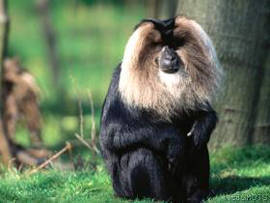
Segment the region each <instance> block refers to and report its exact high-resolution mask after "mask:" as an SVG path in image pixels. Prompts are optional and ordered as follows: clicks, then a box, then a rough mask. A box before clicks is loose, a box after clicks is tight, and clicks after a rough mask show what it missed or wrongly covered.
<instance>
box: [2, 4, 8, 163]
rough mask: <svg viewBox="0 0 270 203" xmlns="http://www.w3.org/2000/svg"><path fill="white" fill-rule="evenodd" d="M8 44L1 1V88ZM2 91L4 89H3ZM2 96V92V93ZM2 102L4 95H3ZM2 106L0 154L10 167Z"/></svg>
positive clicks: (6, 21)
mask: <svg viewBox="0 0 270 203" xmlns="http://www.w3.org/2000/svg"><path fill="white" fill-rule="evenodd" d="M7 42H8V16H7V1H6V0H0V70H1V74H0V76H1V86H2V77H3V76H2V70H3V59H4V58H5V56H6V54H7V53H6V52H7ZM1 89H2V87H1ZM1 94H2V92H1ZM1 100H2V95H1ZM0 104H1V115H0V153H1V155H2V157H1V159H2V160H1V161H2V163H3V165H5V166H8V164H9V160H10V158H11V151H10V146H9V142H8V139H7V136H6V135H5V131H4V128H3V126H2V112H3V109H2V102H1V101H0Z"/></svg>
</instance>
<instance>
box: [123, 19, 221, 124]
mask: <svg viewBox="0 0 270 203" xmlns="http://www.w3.org/2000/svg"><path fill="white" fill-rule="evenodd" d="M172 29H173V30H172V32H173V34H172V39H171V42H170V43H171V45H173V46H174V47H175V52H176V53H177V55H178V56H179V58H180V59H181V61H182V62H183V65H184V74H183V72H182V74H178V73H176V74H166V73H163V72H161V71H160V70H159V67H158V64H157V63H155V58H156V57H158V56H159V55H160V52H161V50H162V48H163V47H164V46H165V45H166V43H167V41H168V39H166V40H164V39H163V37H162V36H163V35H162V34H163V33H161V31H160V30H157V29H155V26H154V24H153V23H152V22H149V21H145V22H144V21H143V22H142V23H140V24H139V25H138V26H137V27H136V29H135V31H134V32H133V34H132V35H131V37H130V38H129V40H128V42H127V44H126V47H125V51H124V56H123V60H122V64H121V73H120V81H119V92H120V94H121V97H122V99H123V100H124V101H125V102H126V103H127V104H128V105H131V106H137V107H141V108H144V109H146V110H147V109H149V110H154V111H156V112H157V113H158V114H159V115H161V117H162V118H164V119H166V120H169V119H170V118H171V117H172V116H173V115H175V114H177V113H179V112H182V111H186V112H188V111H189V110H192V109H197V108H198V106H201V105H202V104H205V103H211V101H212V98H213V97H214V95H215V93H216V90H217V89H218V87H219V84H220V80H221V76H222V69H221V67H220V65H219V62H218V59H217V56H216V51H215V49H214V47H213V44H212V42H211V40H210V38H209V36H208V35H207V34H206V32H205V31H204V30H203V28H202V27H201V26H200V25H199V24H198V23H197V22H195V21H194V20H190V19H187V18H185V17H182V16H178V17H175V18H174V27H173V28H172ZM180 41H181V43H179V42H180ZM178 43H179V45H178Z"/></svg>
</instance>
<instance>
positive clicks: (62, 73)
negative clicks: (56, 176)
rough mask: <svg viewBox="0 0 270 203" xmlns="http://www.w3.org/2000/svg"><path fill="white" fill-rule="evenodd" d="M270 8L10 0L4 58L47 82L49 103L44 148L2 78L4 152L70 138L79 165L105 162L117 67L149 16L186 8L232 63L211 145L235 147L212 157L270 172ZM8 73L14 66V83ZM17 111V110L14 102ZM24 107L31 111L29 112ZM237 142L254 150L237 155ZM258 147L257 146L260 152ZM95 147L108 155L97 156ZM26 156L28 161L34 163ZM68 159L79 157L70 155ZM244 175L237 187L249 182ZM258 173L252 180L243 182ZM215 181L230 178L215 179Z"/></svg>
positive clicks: (197, 2)
mask: <svg viewBox="0 0 270 203" xmlns="http://www.w3.org/2000/svg"><path fill="white" fill-rule="evenodd" d="M269 13H270V2H269V1H268V0H261V1H254V0H238V1H235V0H227V1H223V0H193V1H191V0H65V1H63V0H27V1H18V0H8V1H4V0H1V1H0V32H1V34H0V40H1V43H0V45H1V47H2V50H1V63H3V58H7V57H9V58H13V57H16V59H14V58H13V59H12V60H15V61H16V64H17V65H16V66H19V67H23V68H25V69H26V70H27V72H29V73H30V74H31V75H32V77H33V78H34V79H35V81H36V82H35V83H34V86H36V89H39V90H38V91H34V93H35V94H34V96H33V97H32V100H31V99H30V100H31V101H30V100H27V101H30V102H29V104H27V105H29V106H30V107H31V106H37V108H39V109H40V110H39V111H40V113H39V111H38V110H37V113H36V114H35V116H36V117H35V116H33V118H32V119H30V120H32V122H35V121H39V119H40V122H37V123H38V124H36V126H37V127H36V128H38V130H37V131H38V132H41V133H40V135H41V138H42V144H40V143H39V144H38V145H37V146H34V145H33V143H32V142H31V135H30V134H31V133H32V134H35V133H36V131H35V129H34V130H33V129H31V124H29V123H28V122H30V123H31V121H29V120H28V119H27V116H25V115H30V114H27V111H26V110H25V111H24V110H18V112H19V113H18V112H17V114H16V113H14V115H13V116H10V115H9V114H8V113H6V114H7V115H6V116H5V112H8V111H7V109H8V108H10V107H7V105H6V104H8V100H9V99H8V98H10V97H9V96H5V94H6V92H7V94H6V95H8V94H13V93H12V91H10V89H9V88H8V85H10V82H8V83H7V84H5V83H3V84H2V89H3V90H2V94H4V96H3V97H2V102H1V106H2V112H3V116H2V120H3V122H2V129H1V128H0V130H1V131H0V135H1V134H2V136H0V143H6V144H7V145H3V144H2V145H0V151H2V154H4V155H5V150H3V149H6V148H10V149H9V151H10V154H9V155H8V156H11V157H16V158H17V159H20V158H18V157H19V155H18V152H21V151H22V149H29V148H32V147H38V148H39V147H41V148H45V149H46V150H48V151H50V153H55V152H56V151H58V150H60V149H62V148H63V147H64V146H65V143H66V141H69V142H70V143H71V144H72V145H73V159H74V160H76V163H77V165H80V163H79V162H80V160H81V159H82V160H89V159H90V160H92V161H93V160H94V162H95V165H96V162H98V163H100V162H102V161H101V160H100V159H99V152H98V142H97V140H98V131H99V119H100V114H101V108H102V104H103V100H104V98H105V95H106V92H107V89H108V86H109V83H110V80H111V76H112V72H113V70H114V68H115V67H116V66H117V65H118V63H119V62H120V61H121V59H122V55H123V51H124V47H125V43H126V42H127V39H128V37H129V36H130V35H131V33H132V32H133V29H134V26H135V25H136V24H137V23H138V22H140V20H142V19H143V18H149V17H152V18H160V19H166V18H170V17H173V16H175V15H184V16H187V17H189V18H192V19H195V20H196V21H197V22H198V23H199V24H201V25H202V27H203V28H204V29H205V30H206V32H207V33H208V34H209V36H210V38H211V39H212V40H213V43H214V45H215V47H216V50H217V55H218V58H219V60H220V64H221V66H222V67H223V69H224V80H223V83H222V88H221V91H220V93H219V95H218V99H217V100H216V101H215V102H214V106H215V108H216V110H217V112H218V114H219V118H220V119H219V120H220V121H219V124H218V127H217V129H216V130H215V132H214V134H213V136H212V138H211V141H210V144H209V147H210V149H211V152H215V151H218V150H220V149H222V148H227V149H229V150H228V151H226V152H225V157H226V158H228V159H229V160H227V162H226V160H225V162H224V154H222V155H217V156H216V157H214V158H213V159H212V162H214V163H215V161H216V162H217V163H221V164H220V165H216V168H215V167H214V170H216V173H217V174H219V173H222V174H223V172H224V171H222V170H221V168H222V167H224V166H225V165H226V164H232V165H233V164H235V162H234V161H233V159H235V160H238V163H239V164H240V162H241V160H245V159H247V160H248V161H247V162H243V164H244V165H245V166H246V165H250V164H251V163H252V162H253V161H255V160H258V159H259V160H261V161H262V162H261V165H257V166H258V167H259V168H258V170H259V171H262V170H261V169H262V168H263V167H266V168H267V169H266V171H264V172H263V173H261V174H265V173H267V172H269V169H270V167H269V161H270V159H269V153H268V152H269V144H270V55H269V54H270V53H269V36H270V35H269V31H270V28H269V27H270V26H269V19H270V18H269ZM11 66H12V65H11ZM6 67H9V66H8V65H6ZM6 69H9V68H6ZM10 70H11V69H10ZM5 71H7V70H5V65H4V66H3V68H2V74H1V76H2V79H3V78H4V79H3V80H4V81H5V77H6V76H5ZM15 83H16V82H14V84H15ZM20 84H22V83H16V84H15V86H16V85H18V86H20ZM34 89H35V88H34ZM18 91H19V90H18ZM14 94H15V93H14ZM16 98H17V100H16V99H15V100H16V101H18V97H17V96H16ZM23 98H24V97H23ZM33 98H34V99H33ZM37 98H39V99H37ZM20 101H24V99H21V100H20ZM31 102H33V103H31ZM17 103H18V102H17ZM22 103H23V102H22ZM14 105H15V106H16V105H18V104H16V102H15V104H14ZM11 107H12V105H11ZM16 108H17V109H20V108H21V109H25V108H26V107H24V106H23V105H22V106H21V107H20V108H19V107H16ZM30 109H31V108H30ZM10 111H11V112H14V110H12V108H11V110H10ZM23 112H26V113H24V114H25V115H21V114H23ZM13 117H14V120H16V129H15V131H14V130H13V131H14V132H12V134H14V135H12V136H10V135H8V134H9V127H7V126H8V125H9V123H10V122H11V121H10V120H12V118H13ZM15 117H16V118H15ZM29 126H30V127H29ZM0 127H1V125H0ZM11 128H14V126H13V127H11ZM39 130H40V131H39ZM11 131H12V130H11ZM1 132H2V133H1ZM10 137H12V139H11V138H10ZM235 146H237V147H240V148H241V147H244V149H245V150H246V151H245V150H244V152H243V151H240V152H239V151H237V152H235V153H234V152H232V151H233V148H234V147H235ZM250 146H254V147H255V148H251V150H250V148H249V147H250ZM258 146H259V147H258ZM262 146H263V147H262ZM228 147H229V148H228ZM245 147H247V148H245ZM89 149H90V151H89ZM247 149H248V150H247ZM265 150H266V151H265ZM27 153H28V152H27ZM231 153H232V154H231ZM30 154H31V153H30ZM93 154H98V156H97V157H98V158H95V159H93ZM240 154H241V155H240ZM242 154H243V157H242ZM28 155H29V154H27V156H26V159H27V158H29V157H28ZM4 157H5V156H4ZM31 157H32V154H31ZM250 157H251V159H249V158H250ZM260 157H261V158H260ZM26 159H25V157H24V158H22V160H23V161H22V162H27V163H29V160H26ZM63 159H64V160H68V161H69V160H70V159H69V157H68V155H67V156H66V157H65V156H64V158H63ZM8 160H10V159H8ZM78 160H79V161H78ZM4 162H5V161H4ZM7 162H8V163H9V161H6V163H7ZM30 162H31V161H30ZM31 163H32V162H31ZM34 163H35V165H38V162H34ZM224 163H226V164H225V165H224ZM73 164H74V163H73ZM240 165H241V164H240ZM237 167H238V166H237ZM246 170H247V171H248V169H246ZM240 173H242V174H243V172H239V174H240ZM256 173H258V171H257V170H255V171H254V174H256ZM237 174H238V173H237ZM239 174H238V175H239ZM268 176H269V174H268ZM226 177H227V176H226ZM233 180H234V179H233ZM233 180H231V179H230V178H228V179H226V180H225V181H227V182H230V181H233ZM237 181H239V180H238V179H236V180H235V184H236V186H235V187H238V186H239V185H237ZM252 181H253V182H254V180H250V181H249V180H244V182H243V185H245V186H246V185H250V184H251V182H252ZM264 181H266V182H260V181H259V182H256V180H255V183H256V184H257V183H261V184H263V185H264V184H265V183H270V182H267V181H269V178H267V179H265V180H264ZM214 183H215V184H216V185H222V183H221V182H218V181H217V180H215V179H214ZM243 185H242V186H243ZM222 187H223V186H222ZM231 190H233V189H232V188H228V191H231ZM0 194H1V191H0Z"/></svg>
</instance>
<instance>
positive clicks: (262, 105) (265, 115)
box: [253, 50, 270, 144]
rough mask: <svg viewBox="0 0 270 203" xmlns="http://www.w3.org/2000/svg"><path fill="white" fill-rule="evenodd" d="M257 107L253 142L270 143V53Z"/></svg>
mask: <svg viewBox="0 0 270 203" xmlns="http://www.w3.org/2000/svg"><path fill="white" fill-rule="evenodd" d="M259 91H260V97H259V102H258V105H257V114H256V123H255V126H254V135H253V141H254V142H255V143H263V144H265V143H270V51H269V50H268V57H267V60H266V63H265V66H264V76H263V80H262V86H261V89H260V90H259Z"/></svg>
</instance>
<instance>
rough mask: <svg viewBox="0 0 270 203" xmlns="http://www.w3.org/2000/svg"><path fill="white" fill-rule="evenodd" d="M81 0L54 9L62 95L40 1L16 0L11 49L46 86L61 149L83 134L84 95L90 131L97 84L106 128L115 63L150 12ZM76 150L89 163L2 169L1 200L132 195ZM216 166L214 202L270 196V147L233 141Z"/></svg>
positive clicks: (214, 158) (50, 124) (214, 157)
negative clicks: (116, 191)
mask: <svg viewBox="0 0 270 203" xmlns="http://www.w3.org/2000/svg"><path fill="white" fill-rule="evenodd" d="M63 2H64V3H63ZM78 2H79V4H77V6H76V5H75V1H74V0H65V1H63V0H54V1H53V5H52V8H51V16H52V20H53V21H52V22H53V25H54V28H55V31H56V33H57V48H58V53H59V57H60V60H61V78H60V84H61V88H62V91H61V94H58V93H57V92H56V91H55V88H54V85H53V83H52V80H51V78H52V76H51V72H50V68H49V64H48V59H47V51H46V44H45V42H44V38H43V35H42V27H41V25H40V22H39V17H38V15H37V13H36V9H35V4H34V0H28V1H18V0H10V1H9V15H10V20H11V27H10V36H9V55H10V56H19V57H20V58H21V61H22V63H23V65H24V66H25V67H26V68H27V69H28V70H29V71H30V72H31V73H32V74H33V75H34V76H35V77H36V79H37V83H38V84H39V86H40V88H41V111H42V114H43V138H44V142H45V146H47V147H48V148H49V149H50V150H52V151H57V150H59V149H61V148H62V147H63V146H64V144H65V142H66V141H74V140H75V137H74V133H76V132H78V131H79V128H80V127H79V119H78V118H79V109H78V100H81V101H82V107H83V118H84V119H83V122H84V125H83V128H84V132H85V136H86V138H88V137H89V135H90V129H91V122H90V115H91V109H90V104H89V101H88V92H89V91H91V93H92V95H93V98H94V103H95V107H94V108H95V113H96V114H95V120H96V123H97V129H98V128H99V118H100V112H101V106H102V101H103V99H104V97H105V94H106V91H107V88H108V85H109V82H110V78H111V74H112V72H113V69H114V67H115V66H116V65H117V64H118V63H119V62H120V60H121V58H122V53H123V50H124V46H125V43H126V40H127V38H128V36H129V35H130V33H131V32H132V29H133V27H134V25H135V24H136V23H138V22H139V21H140V19H142V18H143V17H144V16H145V10H144V8H143V7H142V5H133V7H132V9H126V8H125V6H124V5H121V4H119V3H118V4H111V3H105V4H101V3H97V2H100V1H91V0H89V1H88V0H81V1H78ZM81 2H88V3H87V4H84V3H81ZM103 2H108V1H103ZM16 140H17V142H19V143H21V144H22V145H24V146H29V145H30V142H29V137H28V132H27V130H25V126H24V125H22V124H19V125H18V127H17V133H16ZM73 156H74V159H75V160H76V159H77V158H78V157H82V159H83V160H84V162H85V163H86V166H84V167H83V168H82V169H81V170H76V171H72V170H71V171H70V170H69V171H58V170H56V169H49V170H46V171H44V172H41V173H37V174H35V175H32V176H30V177H28V176H27V175H25V174H26V173H25V172H18V171H16V170H12V171H6V172H4V173H1V174H0V202H63V201H66V202H91V203H92V202H97V203H99V202H128V201H126V200H120V199H118V198H116V197H114V195H113V191H112V187H111V183H110V179H109V177H108V175H107V173H106V171H105V169H104V165H103V162H102V160H101V159H100V158H99V157H98V158H97V159H95V158H94V157H92V156H91V153H90V151H89V150H88V149H87V148H85V147H82V146H79V147H78V146H75V147H74V150H73ZM61 160H62V161H63V162H65V163H66V162H68V161H69V157H68V155H64V156H62V157H61ZM211 165H212V168H211V170H212V172H211V186H212V188H213V189H214V190H215V193H216V196H215V197H213V198H212V199H210V200H208V201H209V202H229V201H233V200H234V199H236V200H237V199H240V200H247V199H248V198H249V199H251V200H264V199H265V198H268V200H270V197H269V194H270V188H269V185H270V149H269V146H268V147H267V146H265V147H263V146H261V147H259V146H258V147H247V148H243V149H234V148H226V149H224V150H222V151H218V152H215V153H211ZM135 202H151V200H144V201H135Z"/></svg>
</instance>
